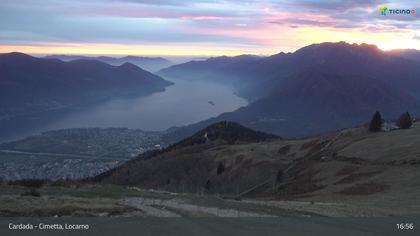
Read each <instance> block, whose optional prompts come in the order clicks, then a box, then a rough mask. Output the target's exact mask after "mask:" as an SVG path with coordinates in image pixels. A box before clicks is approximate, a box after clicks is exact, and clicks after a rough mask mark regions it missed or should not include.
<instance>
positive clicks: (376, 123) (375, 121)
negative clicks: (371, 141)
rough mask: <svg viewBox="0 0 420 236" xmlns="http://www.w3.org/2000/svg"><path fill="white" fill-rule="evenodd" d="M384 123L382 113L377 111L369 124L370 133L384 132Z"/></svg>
mask: <svg viewBox="0 0 420 236" xmlns="http://www.w3.org/2000/svg"><path fill="white" fill-rule="evenodd" d="M383 122H384V121H383V120H382V116H381V113H379V111H376V112H375V114H373V117H372V120H371V121H370V124H369V131H370V132H379V131H381V130H382V123H383Z"/></svg>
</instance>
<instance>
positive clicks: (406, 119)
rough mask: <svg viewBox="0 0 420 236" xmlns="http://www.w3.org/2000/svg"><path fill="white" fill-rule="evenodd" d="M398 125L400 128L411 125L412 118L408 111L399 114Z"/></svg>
mask: <svg viewBox="0 0 420 236" xmlns="http://www.w3.org/2000/svg"><path fill="white" fill-rule="evenodd" d="M397 125H398V127H400V128H401V129H409V128H410V127H411V126H412V125H413V119H412V118H411V116H410V113H408V112H406V113H404V114H402V115H401V116H400V118H399V119H398V122H397Z"/></svg>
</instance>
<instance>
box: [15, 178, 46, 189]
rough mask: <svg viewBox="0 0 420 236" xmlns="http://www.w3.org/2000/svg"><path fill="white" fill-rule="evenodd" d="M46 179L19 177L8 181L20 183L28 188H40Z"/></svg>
mask: <svg viewBox="0 0 420 236" xmlns="http://www.w3.org/2000/svg"><path fill="white" fill-rule="evenodd" d="M46 182H47V181H46V180H42V179H21V180H16V181H13V182H10V184H11V185H21V186H25V187H29V188H41V187H42V186H43V185H44V184H45V183H46Z"/></svg>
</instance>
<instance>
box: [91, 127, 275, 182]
mask: <svg viewBox="0 0 420 236" xmlns="http://www.w3.org/2000/svg"><path fill="white" fill-rule="evenodd" d="M278 139H279V137H278V136H275V135H271V134H265V133H262V132H259V131H254V130H251V129H249V128H246V127H244V126H242V125H239V124H237V123H234V122H227V121H222V122H218V123H215V124H212V125H210V126H208V127H206V128H205V129H203V130H200V131H198V132H197V133H195V134H193V135H192V136H190V137H187V138H185V139H183V140H181V141H179V142H177V143H175V144H173V145H170V146H169V147H167V148H165V149H162V150H155V151H149V152H146V153H144V154H141V155H139V156H138V157H137V158H135V159H133V160H130V161H127V162H126V163H124V164H122V165H121V166H119V167H117V168H114V169H111V170H109V171H107V172H104V173H102V174H100V175H98V176H96V177H94V178H90V179H87V180H85V181H94V182H110V181H112V182H113V181H116V182H114V183H116V184H122V185H135V183H137V181H139V179H149V178H154V177H156V176H155V174H157V173H154V174H152V172H154V171H155V170H157V168H159V167H162V165H165V166H166V165H167V164H168V163H178V162H179V161H181V162H182V159H183V158H184V157H183V154H184V153H185V152H186V153H191V155H194V154H196V153H197V152H198V153H200V152H201V151H202V150H205V149H211V148H217V147H220V146H224V145H233V144H247V143H259V142H265V141H270V140H278ZM178 154H180V155H179V156H178ZM190 157H191V156H189V158H188V159H190ZM200 159H201V158H197V160H192V161H188V162H185V163H183V164H180V163H178V164H177V166H174V169H173V170H169V169H168V170H167V171H168V172H166V171H165V172H166V173H169V172H171V173H172V174H175V175H177V173H175V172H176V169H177V168H185V169H190V170H191V171H192V172H194V173H199V172H200V171H202V168H205V169H207V168H211V166H196V167H198V168H197V169H195V170H193V166H194V165H196V164H197V163H198V162H202V161H204V160H206V159H208V158H207V157H203V158H202V159H201V160H200ZM207 161H209V160H207ZM152 163H153V164H152ZM143 164H145V165H143ZM169 166H170V165H168V166H167V167H169ZM148 167H150V169H149V171H142V170H140V169H143V168H145V169H148ZM167 167H165V169H166V168H167ZM135 169H137V170H135ZM138 170H140V171H138ZM159 171H164V170H159ZM174 171H175V172H174ZM205 172H207V171H205ZM203 173H204V172H203ZM131 174H133V175H131ZM180 174H183V173H180ZM110 179H112V180H110Z"/></svg>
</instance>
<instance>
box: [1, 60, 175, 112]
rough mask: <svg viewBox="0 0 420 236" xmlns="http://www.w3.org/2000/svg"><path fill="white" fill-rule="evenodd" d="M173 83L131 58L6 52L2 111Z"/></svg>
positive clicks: (75, 102) (143, 91)
mask: <svg viewBox="0 0 420 236" xmlns="http://www.w3.org/2000/svg"><path fill="white" fill-rule="evenodd" d="M171 84H172V83H171V82H169V81H166V80H164V79H162V78H161V77H159V76H157V75H154V74H152V73H150V72H147V71H145V70H143V69H141V68H139V67H137V66H135V65H132V64H129V63H125V64H123V65H121V66H111V65H108V64H106V63H103V62H99V61H94V60H84V59H81V60H74V61H70V62H63V61H60V60H58V59H40V58H36V57H32V56H29V55H26V54H23V53H6V54H0V114H1V115H6V116H7V117H13V116H16V115H22V114H30V113H33V112H43V111H48V110H52V109H61V108H66V107H72V106H84V105H89V104H91V103H95V102H98V101H103V100H105V99H109V98H111V97H115V96H120V97H122V96H141V95H147V94H151V93H154V92H158V91H164V89H165V87H167V86H169V85H171Z"/></svg>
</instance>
